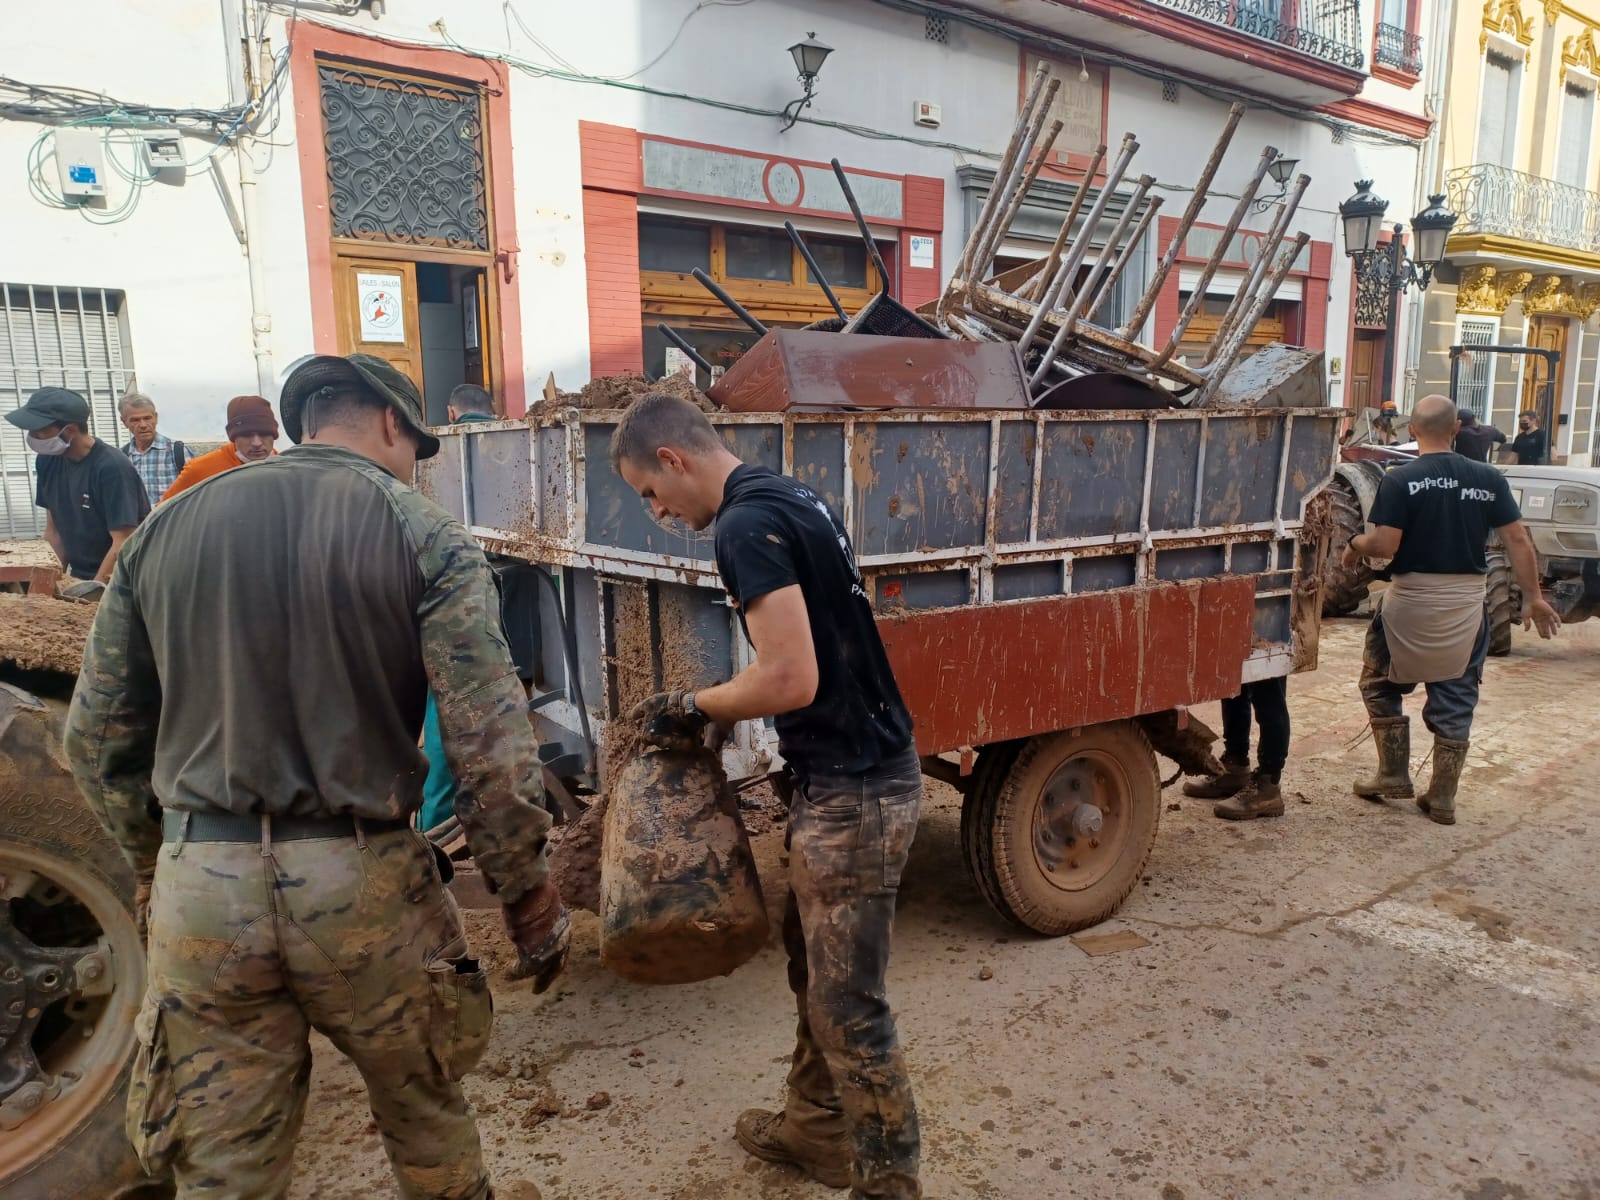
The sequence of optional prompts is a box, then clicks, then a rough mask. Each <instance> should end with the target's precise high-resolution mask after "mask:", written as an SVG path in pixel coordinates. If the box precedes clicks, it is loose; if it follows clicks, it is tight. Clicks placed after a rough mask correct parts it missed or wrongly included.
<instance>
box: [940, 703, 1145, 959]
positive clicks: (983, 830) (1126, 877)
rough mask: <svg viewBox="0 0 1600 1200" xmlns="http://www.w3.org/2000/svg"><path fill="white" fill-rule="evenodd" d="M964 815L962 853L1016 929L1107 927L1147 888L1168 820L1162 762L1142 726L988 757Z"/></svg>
mask: <svg viewBox="0 0 1600 1200" xmlns="http://www.w3.org/2000/svg"><path fill="white" fill-rule="evenodd" d="M978 773H979V777H978V778H976V779H974V780H973V786H972V788H971V790H970V791H969V792H968V794H967V800H966V803H965V805H964V806H963V808H962V813H961V831H962V850H963V852H964V854H965V857H966V860H967V869H968V870H969V871H970V872H971V873H972V876H973V878H974V879H975V880H976V881H977V884H978V888H979V890H980V891H981V892H982V893H983V898H984V899H985V900H987V901H988V902H989V904H990V906H991V907H992V908H993V909H994V910H995V911H996V912H998V913H999V914H1000V915H1001V916H1002V917H1005V918H1006V920H1008V921H1011V922H1014V923H1015V924H1017V925H1021V926H1022V927H1023V928H1025V929H1031V930H1033V931H1034V932H1035V933H1042V934H1046V935H1049V936H1059V935H1060V934H1064V933H1072V932H1074V931H1075V930H1079V929H1085V928H1087V927H1088V926H1090V925H1094V924H1097V923H1098V922H1100V921H1103V920H1105V919H1106V918H1107V917H1109V916H1110V915H1111V914H1112V913H1113V912H1115V911H1116V910H1117V907H1118V906H1119V905H1120V904H1121V903H1122V901H1123V899H1124V898H1125V897H1126V896H1127V894H1128V893H1129V892H1130V891H1132V890H1133V888H1134V885H1135V884H1137V883H1138V882H1139V874H1140V872H1141V871H1142V870H1143V869H1144V864H1145V860H1146V859H1147V858H1149V856H1150V849H1151V847H1152V846H1154V845H1155V840H1156V827H1157V825H1158V823H1159V822H1160V819H1161V779H1160V775H1159V774H1158V772H1157V770H1156V760H1155V754H1154V753H1153V752H1152V751H1151V749H1150V743H1149V742H1148V741H1147V740H1146V739H1145V736H1144V734H1143V733H1142V732H1141V731H1140V730H1139V729H1138V727H1137V726H1135V725H1134V724H1133V723H1131V722H1128V721H1113V722H1110V723H1108V724H1105V725H1094V726H1090V727H1088V728H1085V729H1082V730H1078V731H1076V732H1061V733H1048V734H1042V735H1040V736H1038V737H1034V738H1029V739H1028V740H1027V741H1025V742H1021V743H1008V744H1006V745H1005V746H1001V747H995V748H993V749H992V750H989V751H986V752H985V753H984V754H983V755H982V756H980V758H979V761H978Z"/></svg>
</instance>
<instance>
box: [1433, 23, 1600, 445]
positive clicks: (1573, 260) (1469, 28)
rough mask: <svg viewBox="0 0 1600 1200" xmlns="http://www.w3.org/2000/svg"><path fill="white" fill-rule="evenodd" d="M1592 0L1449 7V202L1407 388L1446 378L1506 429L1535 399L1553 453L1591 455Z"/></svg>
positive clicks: (1443, 385) (1444, 160)
mask: <svg viewBox="0 0 1600 1200" xmlns="http://www.w3.org/2000/svg"><path fill="white" fill-rule="evenodd" d="M1597 46H1600V0H1579V2H1577V3H1567V2H1564V0H1543V2H1542V3H1541V0H1488V2H1487V3H1485V4H1483V5H1482V7H1481V8H1479V7H1478V6H1477V5H1474V4H1472V3H1470V0H1469V2H1468V3H1465V4H1458V6H1457V8H1456V13H1455V19H1454V22H1453V33H1452V39H1451V46H1450V52H1449V63H1448V67H1447V71H1448V75H1447V79H1446V81H1445V91H1444V95H1445V102H1444V112H1443V113H1442V114H1440V115H1441V125H1440V129H1439V132H1438V137H1439V152H1438V156H1437V160H1438V166H1437V178H1436V179H1435V181H1434V187H1435V190H1438V191H1442V192H1444V193H1445V194H1446V196H1447V197H1448V203H1449V205H1450V207H1451V208H1452V209H1453V210H1454V211H1455V212H1456V213H1457V214H1458V219H1457V221H1456V225H1455V228H1454V229H1453V230H1452V231H1451V236H1450V240H1449V243H1448V246H1447V249H1446V261H1445V263H1444V264H1443V266H1442V267H1441V269H1440V271H1439V274H1438V277H1437V279H1436V281H1435V282H1434V284H1433V286H1432V287H1431V288H1429V290H1428V292H1427V295H1426V298H1425V301H1424V332H1423V338H1422V346H1421V357H1420V360H1419V362H1418V364H1417V380H1416V383H1417V387H1416V394H1417V395H1425V394H1427V393H1428V392H1434V391H1447V390H1448V388H1449V384H1450V376H1451V369H1450V367H1451V362H1450V347H1451V346H1472V345H1482V346H1492V345H1501V346H1511V345H1520V346H1531V347H1537V348H1539V349H1543V350H1554V351H1557V352H1559V354H1560V360H1559V362H1558V364H1557V366H1556V369H1555V372H1554V376H1553V377H1552V376H1551V375H1550V373H1549V370H1548V366H1547V364H1548V359H1547V358H1545V357H1540V356H1525V355H1511V354H1504V353H1491V352H1469V353H1468V354H1467V355H1466V356H1464V357H1462V358H1461V361H1460V362H1459V363H1458V365H1457V384H1456V398H1457V401H1458V402H1459V403H1460V404H1461V405H1462V406H1463V407H1464V408H1469V409H1471V410H1472V411H1473V412H1475V413H1476V414H1477V415H1478V417H1479V418H1480V419H1482V420H1485V421H1487V422H1490V423H1492V424H1494V425H1496V426H1498V427H1499V428H1500V429H1502V430H1504V431H1505V432H1507V433H1508V434H1515V432H1516V430H1515V424H1516V414H1517V413H1518V412H1519V411H1521V410H1523V409H1530V408H1531V409H1542V410H1544V411H1545V412H1546V413H1547V414H1548V418H1547V419H1548V420H1549V421H1550V424H1551V452H1552V454H1553V456H1554V461H1557V462H1561V461H1563V460H1564V461H1566V462H1569V463H1572V464H1574V465H1581V466H1587V465H1591V464H1593V463H1595V462H1596V461H1597V460H1596V457H1595V456H1596V453H1597V451H1600V445H1597V443H1596V428H1597V420H1596V407H1597V403H1600V391H1597V387H1600V370H1597V362H1600V315H1597V314H1600V125H1597V118H1596V105H1597V93H1600V48H1597Z"/></svg>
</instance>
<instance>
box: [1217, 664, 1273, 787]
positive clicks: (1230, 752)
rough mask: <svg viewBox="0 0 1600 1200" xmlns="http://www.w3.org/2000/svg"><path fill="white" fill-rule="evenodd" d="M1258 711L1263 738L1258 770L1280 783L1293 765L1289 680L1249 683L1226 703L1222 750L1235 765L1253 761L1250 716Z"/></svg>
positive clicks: (1258, 749)
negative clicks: (1270, 775)
mask: <svg viewBox="0 0 1600 1200" xmlns="http://www.w3.org/2000/svg"><path fill="white" fill-rule="evenodd" d="M1252 710H1254V712H1255V716H1256V724H1257V725H1259V726H1260V727H1261V736H1260V738H1259V739H1258V740H1257V742H1256V766H1257V767H1258V768H1260V769H1261V770H1263V771H1268V772H1271V774H1272V777H1273V778H1274V779H1276V778H1277V777H1278V774H1279V773H1280V772H1281V771H1282V770H1283V767H1284V764H1285V763H1287V762H1288V761H1289V679H1288V676H1285V675H1280V676H1278V678H1276V679H1263V680H1260V681H1259V682H1257V683H1247V684H1245V685H1244V686H1243V687H1242V688H1240V689H1239V694H1238V695H1237V696H1234V697H1232V698H1230V699H1228V700H1224V701H1223V702H1222V748H1223V753H1224V754H1226V755H1227V757H1228V758H1229V759H1230V760H1232V761H1233V762H1241V763H1248V762H1249V761H1250V713H1251V711H1252Z"/></svg>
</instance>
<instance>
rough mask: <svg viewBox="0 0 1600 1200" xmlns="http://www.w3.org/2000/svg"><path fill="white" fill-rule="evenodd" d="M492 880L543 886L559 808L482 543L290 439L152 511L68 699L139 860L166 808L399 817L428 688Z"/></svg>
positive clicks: (411, 795) (121, 563)
mask: <svg viewBox="0 0 1600 1200" xmlns="http://www.w3.org/2000/svg"><path fill="white" fill-rule="evenodd" d="M430 690H431V691H432V693H433V695H434V697H435V698H436V700H437V703H438V709H439V722H440V729H441V733H442V736H443V743H444V750H445V757H446V759H447V761H448V763H449V766H450V770H451V772H452V773H453V774H454V775H455V777H456V780H457V782H458V785H459V786H458V791H457V795H456V815H457V817H458V818H459V819H460V821H461V826H462V830H463V832H464V834H465V835H466V839H467V845H468V847H469V848H470V849H471V850H472V853H473V855H474V857H475V858H476V859H477V860H478V865H479V866H480V868H481V869H482V870H483V872H484V875H485V877H486V879H487V881H488V882H489V885H490V887H491V888H494V889H496V890H497V891H498V892H499V893H500V895H501V898H502V899H503V900H505V901H506V902H508V903H509V902H512V901H515V900H516V899H518V898H519V897H521V896H522V895H523V894H524V893H525V892H527V891H528V890H530V889H532V888H534V887H537V886H538V885H539V884H541V883H542V882H543V881H544V879H545V878H546V862H545V837H546V834H547V832H548V831H549V828H550V818H549V815H548V814H547V813H546V812H545V810H544V808H543V805H542V800H543V787H542V783H541V778H540V770H539V762H538V757H537V753H536V748H535V743H534V738H533V731H532V728H531V726H530V725H529V723H528V719H527V708H526V699H525V696H524V693H523V690H522V685H521V683H519V682H518V680H517V677H516V674H515V672H514V670H513V667H512V664H511V656H510V652H509V650H508V648H507V646H506V643H505V640H504V635H503V633H502V632H501V629H500V622H499V606H498V598H497V593H496V590H495V585H494V579H493V577H492V575H491V573H490V570H489V566H488V563H487V561H486V560H485V559H484V556H483V552H482V551H481V550H480V549H479V548H478V546H477V544H476V543H475V542H474V541H473V540H472V538H471V536H470V535H469V534H468V533H467V531H466V530H465V529H464V528H462V526H461V524H460V523H459V522H457V521H456V520H455V519H454V518H453V517H451V516H450V515H449V514H448V513H446V512H445V511H444V510H443V509H442V508H440V507H439V506H438V505H436V504H434V503H433V502H432V501H431V500H428V499H427V498H425V497H424V496H422V495H421V494H420V493H418V492H416V491H415V490H414V489H412V488H411V487H409V486H407V485H405V484H403V483H401V482H400V481H399V480H397V479H395V478H394V477H392V476H391V475H389V474H388V473H387V472H385V471H384V470H383V469H382V468H381V467H379V466H378V465H377V464H376V463H373V462H371V461H370V460H368V459H366V458H363V457H361V456H360V455H357V454H355V453H352V452H350V451H348V450H343V449H340V448H338V447H334V446H326V445H310V446H297V447H295V448H293V449H291V450H288V451H286V452H285V453H283V454H281V455H279V456H277V457H275V458H271V459H267V460H265V461H263V462H260V463H256V464H252V465H249V466H244V467H239V468H237V469H235V470H233V471H229V472H226V473H225V474H222V475H218V476H216V477H215V478H212V479H209V480H206V481H205V482H203V483H201V484H199V485H197V486H195V487H193V488H191V489H189V490H188V491H186V492H184V493H182V494H181V495H179V496H176V497H174V498H173V499H172V500H170V501H168V502H166V503H164V504H162V505H161V506H159V507H158V508H157V509H156V510H155V511H154V512H153V513H152V514H151V515H150V517H149V518H147V519H146V520H145V522H144V524H142V525H141V526H140V527H139V529H138V530H136V531H135V532H134V534H133V536H132V537H130V538H129V539H128V542H127V543H126V545H125V546H124V547H123V551H122V554H121V555H120V556H119V558H118V560H117V566H116V571H115V573H114V575H113V577H112V580H111V584H110V586H109V587H108V588H107V589H106V593H105V596H104V598H103V599H102V600H101V603H100V610H99V612H98V614H97V615H96V617H95V621H94V627H93V629H92V631H91V633H90V636H89V644H88V646H87V648H86V650H85V654H84V663H83V670H82V673H81V674H80V675H79V678H78V684H77V689H76V691H75V693H74V695H73V702H72V709H71V714H70V716H69V718H68V725H67V731H66V749H67V754H68V757H69V759H70V762H71V766H72V770H73V774H74V776H75V777H76V779H77V782H78V786H79V787H80V788H81V789H82V790H83V793H84V796H85V797H86V798H87V800H88V802H89V804H90V806H91V808H92V809H93V810H94V812H95V814H96V815H97V816H98V817H99V819H100V821H101V823H102V824H103V825H104V826H105V827H106V829H107V830H108V831H109V832H110V833H111V835H112V836H113V837H114V838H115V839H116V841H117V842H118V844H119V845H121V847H122V848H123V851H124V853H125V854H126V855H127V856H128V858H129V860H130V861H131V862H132V864H133V866H134V869H135V870H136V871H138V872H140V873H141V874H145V875H147V874H149V873H150V872H151V871H152V870H153V869H154V863H155V856H156V850H157V848H158V847H159V845H160V841H161V831H160V811H159V810H160V809H161V808H169V809H175V810H179V811H223V812H234V813H252V812H266V813H273V814H288V815H294V816H307V817H316V816H331V815H337V814H342V813H349V814H351V815H353V816H357V817H366V818H371V819H380V820H389V819H395V818H400V817H409V816H410V815H411V814H413V813H415V812H416V810H417V808H418V806H419V805H420V804H421V799H422V784H423V780H424V778H425V777H426V774H427V765H428V764H427V760H426V759H425V758H424V757H423V755H422V752H421V750H420V749H419V748H418V745H417V740H418V733H419V731H420V729H421V725H422V717H423V710H424V706H425V702H426V698H427V694H428V692H429V691H430Z"/></svg>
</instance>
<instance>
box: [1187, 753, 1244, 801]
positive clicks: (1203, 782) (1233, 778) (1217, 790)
mask: <svg viewBox="0 0 1600 1200" xmlns="http://www.w3.org/2000/svg"><path fill="white" fill-rule="evenodd" d="M1249 782H1250V764H1249V763H1247V762H1241V761H1239V760H1238V759H1236V758H1229V757H1227V756H1226V755H1224V756H1223V758H1222V774H1220V775H1207V776H1206V777H1205V778H1203V779H1191V780H1190V781H1189V782H1188V783H1186V784H1184V785H1183V794H1184V795H1185V796H1188V797H1190V798H1191V799H1194V800H1225V799H1227V798H1228V797H1229V796H1235V795H1238V793H1239V792H1241V791H1242V790H1244V786H1245V784H1247V783H1249Z"/></svg>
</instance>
